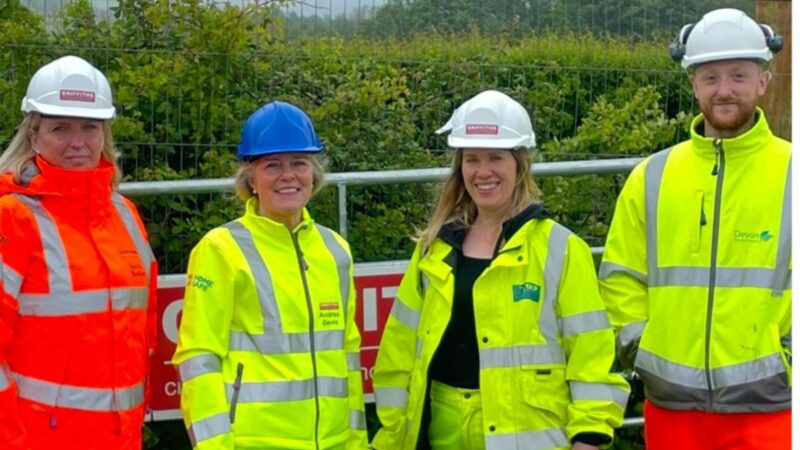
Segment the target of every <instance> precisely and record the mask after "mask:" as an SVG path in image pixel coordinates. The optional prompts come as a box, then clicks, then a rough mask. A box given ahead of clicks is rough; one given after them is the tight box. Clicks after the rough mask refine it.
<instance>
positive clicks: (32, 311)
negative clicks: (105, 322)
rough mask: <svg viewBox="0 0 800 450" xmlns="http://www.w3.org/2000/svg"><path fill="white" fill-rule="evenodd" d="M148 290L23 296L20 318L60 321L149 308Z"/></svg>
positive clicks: (114, 290)
mask: <svg viewBox="0 0 800 450" xmlns="http://www.w3.org/2000/svg"><path fill="white" fill-rule="evenodd" d="M147 294H148V290H147V288H118V289H98V290H92V291H82V292H70V293H66V292H62V293H56V294H20V295H19V314H20V315H21V316H37V317H57V316H69V315H74V314H87V313H99V312H105V311H108V310H109V296H110V297H111V309H112V310H114V311H122V310H128V309H144V308H146V307H147Z"/></svg>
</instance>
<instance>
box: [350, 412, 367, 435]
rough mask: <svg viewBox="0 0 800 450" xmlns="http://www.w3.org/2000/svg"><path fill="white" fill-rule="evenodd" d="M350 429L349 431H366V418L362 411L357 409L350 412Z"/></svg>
mask: <svg viewBox="0 0 800 450" xmlns="http://www.w3.org/2000/svg"><path fill="white" fill-rule="evenodd" d="M350 429H351V430H366V429H367V416H366V414H364V411H359V410H357V409H351V410H350Z"/></svg>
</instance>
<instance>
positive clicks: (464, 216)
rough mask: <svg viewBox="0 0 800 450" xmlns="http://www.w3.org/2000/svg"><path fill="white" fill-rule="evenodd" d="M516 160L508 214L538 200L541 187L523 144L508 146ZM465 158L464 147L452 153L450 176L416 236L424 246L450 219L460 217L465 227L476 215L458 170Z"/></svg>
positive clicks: (540, 196) (476, 209) (474, 206)
mask: <svg viewBox="0 0 800 450" xmlns="http://www.w3.org/2000/svg"><path fill="white" fill-rule="evenodd" d="M510 151H511V154H512V155H513V156H514V161H516V163H517V176H516V180H515V182H514V193H513V196H512V198H511V205H512V207H511V210H510V211H509V217H507V218H511V217H514V216H515V215H517V214H519V213H520V212H522V210H524V209H525V208H527V207H528V206H530V205H531V204H532V203H537V202H539V201H541V198H542V191H540V190H539V186H537V185H536V182H535V181H534V180H533V177H532V176H531V163H532V157H531V152H530V151H529V150H528V149H525V148H519V149H516V150H510ZM463 160H464V149H458V150H456V151H455V154H454V155H453V162H452V164H451V172H450V176H449V177H448V178H447V180H445V182H444V184H443V185H442V186H441V187H440V190H439V195H438V199H437V201H436V208H435V209H434V210H433V214H431V218H430V220H429V221H428V226H427V228H425V229H424V230H422V232H420V233H419V235H418V236H417V239H418V241H419V242H420V243H421V244H422V246H423V248H424V247H428V246H430V244H431V243H432V242H433V240H434V239H436V236H437V235H438V234H439V230H441V229H442V226H444V225H445V224H447V223H449V222H453V221H459V222H461V223H463V224H464V226H466V227H467V228H469V227H470V225H472V223H473V222H474V221H475V218H476V217H477V216H478V208H477V206H476V205H475V201H473V200H472V197H470V196H469V193H468V192H467V189H466V187H465V185H464V175H463V174H462V173H461V163H462V161H463Z"/></svg>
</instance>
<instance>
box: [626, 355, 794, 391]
mask: <svg viewBox="0 0 800 450" xmlns="http://www.w3.org/2000/svg"><path fill="white" fill-rule="evenodd" d="M636 369H637V370H643V371H646V372H650V373H654V374H669V381H670V382H671V383H675V384H678V385H680V386H681V387H682V388H683V389H687V390H697V391H698V395H700V394H703V393H705V392H707V391H708V386H707V383H706V372H705V370H704V369H702V368H696V367H689V366H685V365H683V364H678V363H674V362H671V361H668V360H666V359H664V358H661V357H659V356H658V355H655V354H653V353H651V352H649V351H647V350H645V349H642V348H639V352H638V354H637V357H636ZM784 372H786V368H785V367H784V366H783V361H782V360H781V357H780V355H779V354H777V353H773V354H771V355H767V356H765V357H763V358H758V359H755V360H753V361H747V362H743V363H740V364H733V365H729V366H724V367H718V368H715V369H711V380H712V381H713V382H714V385H713V386H712V387H711V388H712V389H722V388H726V387H733V386H740V385H743V384H745V383H750V382H754V381H759V380H763V379H765V378H769V377H773V376H780V375H781V374H783V373H784ZM787 394H790V393H789V391H788V390H787Z"/></svg>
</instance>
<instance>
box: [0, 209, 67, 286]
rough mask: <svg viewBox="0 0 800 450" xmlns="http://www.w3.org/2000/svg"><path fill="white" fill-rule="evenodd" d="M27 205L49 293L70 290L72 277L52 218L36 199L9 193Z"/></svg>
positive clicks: (65, 252) (62, 244) (65, 253)
mask: <svg viewBox="0 0 800 450" xmlns="http://www.w3.org/2000/svg"><path fill="white" fill-rule="evenodd" d="M11 195H13V196H14V197H15V198H16V199H17V200H19V201H20V202H22V204H23V205H25V206H27V207H28V208H29V209H30V210H31V212H32V213H33V217H34V220H36V225H37V226H38V227H39V234H40V239H41V241H42V249H43V251H44V260H45V263H46V265H47V269H48V270H47V277H48V286H49V288H50V293H51V294H60V293H68V292H72V277H71V275H70V270H69V262H68V261H67V251H66V250H65V249H64V243H63V242H62V241H61V236H60V235H59V234H58V229H57V228H56V224H55V222H53V218H52V217H51V216H50V213H48V212H47V211H45V209H44V208H43V207H42V205H41V204H40V203H39V201H38V200H36V199H33V198H31V197H28V196H25V195H21V194H11Z"/></svg>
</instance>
